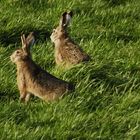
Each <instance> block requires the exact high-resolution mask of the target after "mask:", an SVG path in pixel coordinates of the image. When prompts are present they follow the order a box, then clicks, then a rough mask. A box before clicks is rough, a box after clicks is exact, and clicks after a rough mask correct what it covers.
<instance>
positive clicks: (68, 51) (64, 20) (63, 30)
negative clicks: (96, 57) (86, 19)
mask: <svg viewBox="0 0 140 140" xmlns="http://www.w3.org/2000/svg"><path fill="white" fill-rule="evenodd" d="M72 15H73V13H72V12H64V13H63V14H62V17H61V19H60V23H59V26H58V27H57V28H56V29H53V32H52V34H51V36H50V38H51V41H52V42H53V43H54V45H55V54H54V55H55V62H56V64H57V65H61V64H62V65H64V66H66V67H67V66H70V65H74V64H78V63H80V62H82V61H88V60H89V59H90V57H89V55H87V54H86V53H85V52H84V51H83V50H82V49H81V48H80V47H79V46H78V45H77V44H76V43H74V41H72V40H71V39H70V37H69V36H68V33H67V26H68V25H69V23H70V20H71V18H72Z"/></svg>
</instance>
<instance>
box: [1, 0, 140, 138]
mask: <svg viewBox="0 0 140 140" xmlns="http://www.w3.org/2000/svg"><path fill="white" fill-rule="evenodd" d="M65 10H72V11H73V12H74V16H73V20H72V24H71V26H70V29H69V32H70V35H71V37H72V38H73V39H74V40H75V42H77V43H79V44H80V46H81V47H82V48H83V49H84V50H85V51H86V52H87V53H88V54H89V55H90V56H91V57H92V61H91V62H89V63H86V64H79V65H77V66H75V67H73V68H71V69H69V70H61V69H59V68H57V67H55V63H54V56H53V55H54V48H53V45H52V43H51V41H50V38H49V36H50V34H51V31H52V29H53V28H54V27H55V26H56V25H57V24H58V20H59V17H60V14H61V13H62V12H64V11H65ZM139 13H140V2H139V0H135V1H134V0H118V1H115V0H88V1H87V0H73V1H69V0H65V1H63V0H59V1H58V0H48V1H47V0H32V1H31V0H22V1H20V0H1V1H0V110H1V111H0V126H1V127H0V137H1V138H0V139H1V140H15V139H17V140H18V139H23V140H24V139H26V140H38V139H41V140H49V139H56V140H63V139H64V140H71V139H73V140H94V139H101V140H102V139H103V140H104V139H107V140H108V139H114V140H121V139H123V140H131V139H134V140H138V139H140V109H139V108H140V57H139V51H140V16H139ZM30 31H34V32H35V33H36V44H35V46H34V47H33V48H32V54H33V59H34V61H36V63H38V64H39V65H40V66H41V67H42V68H44V69H45V70H47V71H48V72H50V73H51V74H53V75H55V76H57V77H58V78H61V79H64V80H67V81H71V82H74V83H76V91H75V92H73V93H72V94H71V95H69V96H66V97H64V98H63V99H61V100H60V101H54V102H52V103H45V102H43V101H41V100H40V99H38V98H36V97H35V98H33V99H32V100H31V102H30V103H29V104H28V105H24V104H21V103H20V102H19V101H18V98H19V92H18V89H17V85H16V68H15V66H14V65H13V64H12V63H11V62H10V59H9V56H10V54H11V53H12V52H13V51H14V50H15V49H16V48H18V47H21V44H20V34H21V33H22V32H24V33H26V34H28V33H29V32H30Z"/></svg>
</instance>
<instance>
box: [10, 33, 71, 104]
mask: <svg viewBox="0 0 140 140" xmlns="http://www.w3.org/2000/svg"><path fill="white" fill-rule="evenodd" d="M21 41H22V48H21V49H18V50H16V51H15V52H13V54H12V55H11V56H10V58H11V61H12V62H13V63H15V64H16V67H17V84H18V89H19V91H20V100H22V101H25V102H27V101H28V100H29V98H30V94H33V95H35V96H37V97H39V98H41V99H43V100H45V101H50V100H55V99H57V98H59V97H61V96H62V95H63V94H64V93H66V92H67V91H69V90H72V89H73V86H72V85H71V84H70V83H68V82H66V81H63V80H60V79H58V78H56V77H54V76H53V75H51V74H49V73H48V72H46V71H45V70H43V69H41V68H40V67H39V66H38V65H37V64H36V63H35V62H34V61H33V60H32V58H31V54H30V47H31V45H32V44H33V42H34V36H33V34H32V33H30V35H29V36H28V37H27V38H25V35H22V36H21Z"/></svg>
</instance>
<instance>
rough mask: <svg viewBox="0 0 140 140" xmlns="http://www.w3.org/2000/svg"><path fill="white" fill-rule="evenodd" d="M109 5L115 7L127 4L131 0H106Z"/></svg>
mask: <svg viewBox="0 0 140 140" xmlns="http://www.w3.org/2000/svg"><path fill="white" fill-rule="evenodd" d="M104 1H105V2H106V4H107V5H108V6H111V7H115V6H119V5H125V4H126V3H127V2H129V1H130V0H104Z"/></svg>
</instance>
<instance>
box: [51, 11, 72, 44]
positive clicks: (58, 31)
mask: <svg viewBox="0 0 140 140" xmlns="http://www.w3.org/2000/svg"><path fill="white" fill-rule="evenodd" d="M72 15H73V13H72V12H65V13H63V14H62V17H61V18H60V22H59V26H58V27H57V28H55V29H53V32H52V34H51V36H50V38H51V41H52V42H54V43H55V42H56V41H57V40H59V39H63V38H66V37H67V32H66V30H67V26H68V25H69V23H70V21H71V18H72Z"/></svg>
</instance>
